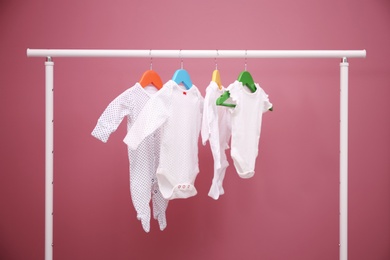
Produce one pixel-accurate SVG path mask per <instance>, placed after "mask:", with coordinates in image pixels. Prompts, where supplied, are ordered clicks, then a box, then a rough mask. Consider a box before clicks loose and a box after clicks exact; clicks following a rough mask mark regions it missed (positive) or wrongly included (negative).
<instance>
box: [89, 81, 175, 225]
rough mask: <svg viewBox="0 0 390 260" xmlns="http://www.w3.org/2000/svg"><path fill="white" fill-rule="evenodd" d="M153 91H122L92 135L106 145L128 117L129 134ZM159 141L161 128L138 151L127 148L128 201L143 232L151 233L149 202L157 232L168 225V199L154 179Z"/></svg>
mask: <svg viewBox="0 0 390 260" xmlns="http://www.w3.org/2000/svg"><path fill="white" fill-rule="evenodd" d="M156 91H157V90H156V89H155V88H148V87H147V88H142V86H141V85H140V84H139V83H136V84H135V85H134V86H133V87H131V88H129V89H127V90H126V91H124V92H123V93H122V94H120V95H119V96H118V97H117V98H115V99H114V100H113V101H112V102H111V103H110V104H109V105H108V106H107V108H106V109H105V111H104V112H103V114H102V115H101V116H100V118H99V119H98V123H97V125H96V127H95V128H94V130H93V131H92V135H93V136H94V137H96V138H97V139H99V140H101V141H103V142H107V140H108V138H109V136H110V134H111V133H113V132H114V131H115V130H116V129H117V128H118V126H119V124H120V123H121V122H122V120H123V119H124V117H127V131H129V130H130V129H131V128H132V126H133V124H134V122H136V120H137V118H138V116H139V114H140V112H141V110H142V109H143V107H144V106H145V104H146V103H147V102H148V101H149V100H150V99H151V97H153V96H154V95H156V94H157V93H158V92H156ZM153 92H155V93H153ZM160 140H161V129H159V128H156V129H155V131H154V132H153V133H152V134H150V135H149V136H147V137H146V138H144V139H143V140H142V142H140V144H139V146H138V148H137V149H133V150H132V149H129V148H128V157H129V163H130V194H131V199H132V202H133V205H134V208H135V210H136V212H137V218H138V219H139V220H140V221H141V223H142V227H143V229H144V230H145V232H149V231H150V218H151V209H150V206H149V204H150V200H152V206H153V217H154V219H156V220H157V221H158V223H159V226H160V229H161V230H164V229H165V228H166V226H167V222H166V215H165V212H166V209H167V207H168V200H166V199H164V198H163V197H162V194H161V192H160V191H159V189H158V184H157V178H156V170H157V166H158V165H159V155H160V144H161V143H160Z"/></svg>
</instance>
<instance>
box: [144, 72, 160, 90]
mask: <svg viewBox="0 0 390 260" xmlns="http://www.w3.org/2000/svg"><path fill="white" fill-rule="evenodd" d="M139 84H141V86H142V87H146V86H148V85H150V84H152V85H153V86H155V87H156V88H157V89H161V88H162V86H163V83H162V80H161V78H160V76H159V75H158V74H157V72H155V71H154V70H147V71H145V72H144V74H143V75H142V77H141V79H140V80H139Z"/></svg>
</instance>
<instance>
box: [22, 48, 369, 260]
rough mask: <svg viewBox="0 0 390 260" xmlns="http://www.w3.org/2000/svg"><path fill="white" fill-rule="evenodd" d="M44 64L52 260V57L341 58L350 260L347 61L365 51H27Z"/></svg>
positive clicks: (344, 224)
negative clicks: (42, 60)
mask: <svg viewBox="0 0 390 260" xmlns="http://www.w3.org/2000/svg"><path fill="white" fill-rule="evenodd" d="M27 56H28V57H46V62H45V67H46V69H45V75H46V79H45V89H46V90H45V95H46V98H45V100H46V101H45V102H46V105H45V111H46V112H45V113H46V116H45V118H46V119H45V131H46V133H45V183H46V184H45V260H52V259H53V203H54V201H53V175H54V173H53V159H54V154H53V153H54V149H53V139H54V128H53V122H54V121H53V114H54V99H53V89H54V62H53V60H52V58H53V57H100V58H103V57H106V58H108V57H118V58H120V57H122V58H142V57H144V58H339V59H341V63H340V194H339V196H340V197H339V198H340V224H339V225H340V226H339V229H340V237H339V239H340V241H339V247H340V249H339V250H340V251H339V252H340V253H339V259H340V260H347V259H348V66H349V64H348V61H347V59H348V58H365V57H366V51H365V50H89V49H66V50H64V49H62V50H60V49H27Z"/></svg>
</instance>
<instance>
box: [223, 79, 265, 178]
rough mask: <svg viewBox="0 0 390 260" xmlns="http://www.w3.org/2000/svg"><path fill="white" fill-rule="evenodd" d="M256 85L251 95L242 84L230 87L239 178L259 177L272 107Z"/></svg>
mask: <svg viewBox="0 0 390 260" xmlns="http://www.w3.org/2000/svg"><path fill="white" fill-rule="evenodd" d="M255 85H256V91H255V92H253V93H252V92H250V91H249V90H248V89H247V88H246V87H244V86H243V85H242V83H241V82H239V81H237V80H236V81H235V82H234V83H232V84H230V85H229V87H228V88H227V89H228V90H229V92H230V97H231V98H232V100H233V101H234V102H235V103H236V107H235V108H234V109H231V110H230V111H231V112H232V115H231V116H232V140H231V156H232V159H233V162H234V166H235V168H236V171H237V173H238V175H239V176H240V177H242V178H250V177H252V176H253V175H254V174H255V170H254V169H255V163H256V158H257V155H258V146H259V140H260V131H261V121H262V116H263V113H264V112H266V111H268V109H270V108H271V107H272V104H271V103H270V101H269V99H268V95H267V94H266V93H265V92H264V90H263V89H262V88H261V87H260V86H259V84H255Z"/></svg>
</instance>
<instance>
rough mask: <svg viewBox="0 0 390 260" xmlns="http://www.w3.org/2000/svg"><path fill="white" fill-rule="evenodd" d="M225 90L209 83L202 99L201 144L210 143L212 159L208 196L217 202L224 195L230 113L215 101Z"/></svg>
mask: <svg viewBox="0 0 390 260" xmlns="http://www.w3.org/2000/svg"><path fill="white" fill-rule="evenodd" d="M224 91H225V88H223V87H222V88H221V89H219V88H218V85H217V83H215V82H214V81H211V82H210V84H209V86H208V87H207V88H206V96H205V99H204V108H203V120H202V130H201V136H202V142H203V145H205V144H206V142H207V141H209V143H210V148H211V152H212V154H213V159H214V176H213V180H212V183H211V187H210V190H209V193H208V195H209V196H210V197H212V198H213V199H215V200H217V199H218V198H219V196H220V195H222V194H224V189H223V186H222V184H223V179H224V178H225V173H226V168H227V167H228V166H229V162H228V161H227V158H226V153H225V150H226V149H229V139H230V135H231V125H230V116H231V115H230V112H229V111H228V109H229V108H228V107H224V106H217V104H216V100H217V99H218V97H220V96H221V95H222V93H223V92H224Z"/></svg>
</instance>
